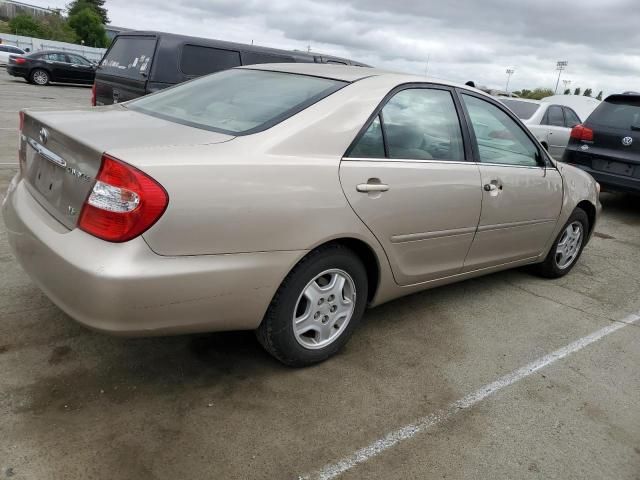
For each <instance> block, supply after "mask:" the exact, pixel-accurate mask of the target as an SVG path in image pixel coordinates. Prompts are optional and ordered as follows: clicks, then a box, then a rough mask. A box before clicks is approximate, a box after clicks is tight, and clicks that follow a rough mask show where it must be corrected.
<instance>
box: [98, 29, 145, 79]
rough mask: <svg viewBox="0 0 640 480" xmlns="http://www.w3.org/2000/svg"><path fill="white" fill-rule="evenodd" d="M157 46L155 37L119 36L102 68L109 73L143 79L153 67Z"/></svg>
mask: <svg viewBox="0 0 640 480" xmlns="http://www.w3.org/2000/svg"><path fill="white" fill-rule="evenodd" d="M155 48H156V38H155V37H138V36H136V37H127V36H123V37H118V38H116V40H115V43H114V44H113V45H112V46H111V48H110V49H109V51H108V52H107V55H106V56H105V57H104V58H103V59H102V62H101V63H100V70H101V71H103V72H104V73H106V74H108V75H116V76H118V77H127V78H132V79H136V80H138V79H141V78H143V74H148V73H149V70H150V69H151V59H152V58H153V52H154V50H155Z"/></svg>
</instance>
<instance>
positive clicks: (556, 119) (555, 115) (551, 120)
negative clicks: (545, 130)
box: [545, 105, 564, 127]
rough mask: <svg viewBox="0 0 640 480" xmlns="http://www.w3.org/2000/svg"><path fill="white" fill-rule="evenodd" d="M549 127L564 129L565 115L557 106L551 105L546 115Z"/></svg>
mask: <svg viewBox="0 0 640 480" xmlns="http://www.w3.org/2000/svg"><path fill="white" fill-rule="evenodd" d="M545 118H546V119H547V121H546V122H545V123H546V124H547V125H551V126H554V127H564V115H563V113H562V107H559V106H557V105H551V106H550V107H549V109H548V110H547V114H546V115H545Z"/></svg>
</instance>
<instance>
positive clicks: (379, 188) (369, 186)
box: [356, 183, 389, 193]
mask: <svg viewBox="0 0 640 480" xmlns="http://www.w3.org/2000/svg"><path fill="white" fill-rule="evenodd" d="M356 190H357V191H359V192H363V193H367V192H386V191H387V190H389V185H386V184H384V183H361V184H359V185H357V186H356Z"/></svg>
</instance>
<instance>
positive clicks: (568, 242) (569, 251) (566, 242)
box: [534, 208, 589, 278]
mask: <svg viewBox="0 0 640 480" xmlns="http://www.w3.org/2000/svg"><path fill="white" fill-rule="evenodd" d="M588 232H589V217H588V216H587V214H586V213H585V211H584V210H582V209H581V208H576V209H575V210H574V211H573V213H572V214H571V216H570V217H569V219H568V220H567V223H565V224H564V226H563V227H562V230H560V233H559V234H558V237H557V238H556V240H555V242H553V245H552V246H551V250H549V253H548V254H547V258H545V260H544V262H542V263H540V264H538V265H535V267H534V271H535V272H536V273H537V274H538V275H540V276H542V277H546V278H559V277H563V276H564V275H566V274H567V273H569V272H570V271H571V269H572V268H573V267H574V266H575V264H576V263H577V262H578V259H579V258H580V255H581V254H582V250H583V249H584V246H585V242H586V238H587V235H588Z"/></svg>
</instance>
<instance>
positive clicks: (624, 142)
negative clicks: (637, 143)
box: [622, 137, 633, 147]
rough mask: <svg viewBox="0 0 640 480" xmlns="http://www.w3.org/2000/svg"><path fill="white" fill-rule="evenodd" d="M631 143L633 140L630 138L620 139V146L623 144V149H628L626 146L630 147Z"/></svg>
mask: <svg viewBox="0 0 640 480" xmlns="http://www.w3.org/2000/svg"><path fill="white" fill-rule="evenodd" d="M632 143H633V138H631V137H624V138H623V139H622V144H623V145H624V146H625V147H628V146H629V145H631V144H632Z"/></svg>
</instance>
